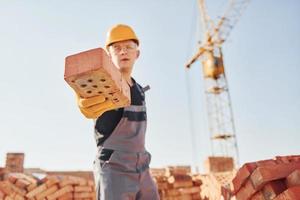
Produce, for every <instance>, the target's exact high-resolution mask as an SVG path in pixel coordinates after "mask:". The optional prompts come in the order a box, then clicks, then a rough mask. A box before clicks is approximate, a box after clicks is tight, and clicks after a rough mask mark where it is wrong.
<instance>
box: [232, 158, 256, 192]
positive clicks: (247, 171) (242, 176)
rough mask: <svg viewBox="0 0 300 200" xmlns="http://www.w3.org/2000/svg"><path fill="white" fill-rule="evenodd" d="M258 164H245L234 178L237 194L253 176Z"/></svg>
mask: <svg viewBox="0 0 300 200" xmlns="http://www.w3.org/2000/svg"><path fill="white" fill-rule="evenodd" d="M256 167H257V165H256V163H246V164H244V165H243V166H242V167H241V168H240V169H239V170H238V172H237V174H236V176H235V177H234V178H233V180H232V183H233V188H234V191H235V192H237V191H238V190H239V189H240V188H241V187H242V185H243V184H244V182H245V181H246V180H247V178H248V177H249V176H250V175H251V173H252V172H253V171H254V170H255V169H256Z"/></svg>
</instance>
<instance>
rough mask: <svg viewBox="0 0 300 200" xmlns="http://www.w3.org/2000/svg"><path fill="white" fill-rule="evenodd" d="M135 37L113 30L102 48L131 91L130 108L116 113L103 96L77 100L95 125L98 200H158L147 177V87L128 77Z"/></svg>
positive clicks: (120, 29) (126, 31)
mask: <svg viewBox="0 0 300 200" xmlns="http://www.w3.org/2000/svg"><path fill="white" fill-rule="evenodd" d="M138 46H139V40H138V38H137V37H136V34H135V33H134V31H133V30H132V29H131V27H129V26H127V25H122V24H119V25H116V26H114V27H112V28H111V29H110V30H109V31H108V34H107V40H106V49H107V52H108V55H109V56H110V58H111V60H112V62H113V63H114V64H115V66H116V67H118V68H119V70H120V72H121V73H122V76H123V77H124V78H125V79H126V81H127V83H128V84H129V86H130V93H131V105H130V106H128V107H125V108H121V109H115V107H114V104H113V103H112V102H111V101H109V100H106V99H105V98H104V97H103V96H101V95H100V96H96V97H91V98H86V99H83V98H80V97H78V106H79V108H80V110H81V112H82V113H83V114H84V115H85V116H86V117H87V118H94V119H96V120H95V138H96V142H97V147H98V154H97V157H96V159H95V162H94V166H95V181H96V190H97V191H96V193H97V194H96V195H97V200H99V199H101V200H135V199H138V200H157V199H159V195H158V192H157V187H156V185H155V183H154V181H153V180H152V178H151V175H150V173H149V163H150V160H151V155H150V153H148V152H147V151H146V149H145V132H146V125H147V116H146V104H145V95H144V91H145V90H146V89H145V88H142V87H141V86H140V85H139V84H138V83H137V82H136V81H135V80H134V79H133V78H132V77H131V73H132V70H133V66H134V63H135V61H136V60H137V58H138V57H139V54H140V51H139V49H138Z"/></svg>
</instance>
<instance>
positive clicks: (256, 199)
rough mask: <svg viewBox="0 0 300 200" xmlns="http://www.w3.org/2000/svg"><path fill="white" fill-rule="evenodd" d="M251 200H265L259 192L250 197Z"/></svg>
mask: <svg viewBox="0 0 300 200" xmlns="http://www.w3.org/2000/svg"><path fill="white" fill-rule="evenodd" d="M251 200H266V199H265V197H264V195H263V193H262V192H261V191H258V192H256V193H255V194H254V195H253V196H252V197H251Z"/></svg>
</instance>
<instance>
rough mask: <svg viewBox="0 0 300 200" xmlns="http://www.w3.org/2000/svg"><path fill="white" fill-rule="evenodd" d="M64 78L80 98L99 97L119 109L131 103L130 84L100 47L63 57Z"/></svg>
mask: <svg viewBox="0 0 300 200" xmlns="http://www.w3.org/2000/svg"><path fill="white" fill-rule="evenodd" d="M64 78H65V80H66V81H67V83H68V84H69V85H70V86H71V87H72V88H73V89H74V90H75V91H76V92H77V93H78V94H79V95H80V96H81V97H85V98H86V97H92V96H97V95H99V94H101V95H104V96H105V97H106V98H108V99H110V100H112V101H113V103H114V104H116V105H117V106H119V107H124V106H127V105H129V104H130V88H129V85H128V84H127V82H126V80H125V79H124V77H122V75H121V72H120V71H119V70H118V69H117V68H116V67H115V66H114V64H113V63H112V61H111V59H110V58H109V56H108V55H107V53H106V52H105V50H104V49H102V48H97V49H91V50H89V51H85V52H81V53H78V54H75V55H71V56H68V57H66V62H65V74H64Z"/></svg>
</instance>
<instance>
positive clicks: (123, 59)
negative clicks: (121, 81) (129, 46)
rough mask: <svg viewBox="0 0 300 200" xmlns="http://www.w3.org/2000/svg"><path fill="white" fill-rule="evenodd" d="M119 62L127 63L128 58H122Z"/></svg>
mask: <svg viewBox="0 0 300 200" xmlns="http://www.w3.org/2000/svg"><path fill="white" fill-rule="evenodd" d="M121 61H129V59H128V58H122V59H121Z"/></svg>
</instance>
